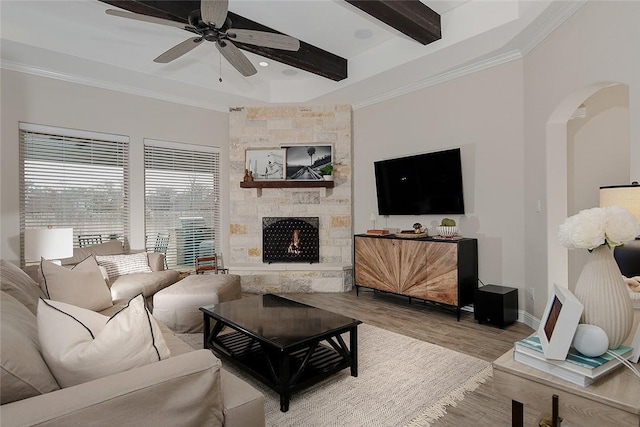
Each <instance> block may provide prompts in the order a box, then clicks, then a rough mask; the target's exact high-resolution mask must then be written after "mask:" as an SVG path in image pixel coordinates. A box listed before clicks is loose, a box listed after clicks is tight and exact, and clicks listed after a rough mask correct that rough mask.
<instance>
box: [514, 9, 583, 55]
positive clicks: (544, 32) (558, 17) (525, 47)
mask: <svg viewBox="0 0 640 427" xmlns="http://www.w3.org/2000/svg"><path fill="white" fill-rule="evenodd" d="M586 2H587V0H571V1H563V2H560V3H559V4H560V6H559V8H558V11H556V12H555V13H554V14H553V16H552V18H551V19H550V20H549V21H547V22H545V23H544V25H542V26H540V27H539V28H538V30H537V31H536V32H535V33H534V34H533V35H532V36H531V37H530V38H529V39H528V40H526V41H525V42H524V43H523V44H522V46H520V52H522V56H527V54H529V52H531V51H532V50H533V49H535V48H536V46H538V45H539V44H540V43H542V41H543V40H544V39H546V38H547V36H549V34H551V33H552V32H553V31H555V29H556V28H558V27H559V26H560V25H562V24H563V23H564V22H565V21H566V20H567V19H569V18H570V17H571V15H573V14H574V13H576V12H577V11H578V10H579V9H580V8H581V7H582V6H584V5H585V4H586Z"/></svg>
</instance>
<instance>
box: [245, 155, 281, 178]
mask: <svg viewBox="0 0 640 427" xmlns="http://www.w3.org/2000/svg"><path fill="white" fill-rule="evenodd" d="M286 156H287V150H285V149H284V148H249V149H247V150H245V152H244V158H245V162H244V163H245V169H247V171H249V172H251V173H252V174H253V179H254V180H255V181H267V180H270V181H282V180H284V178H285V174H284V173H285V164H286Z"/></svg>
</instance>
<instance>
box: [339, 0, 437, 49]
mask: <svg viewBox="0 0 640 427" xmlns="http://www.w3.org/2000/svg"><path fill="white" fill-rule="evenodd" d="M345 1H346V2H347V3H349V4H351V5H353V6H355V7H357V8H358V9H360V10H362V11H363V12H366V13H368V14H369V15H371V16H373V17H374V18H376V19H378V20H380V21H382V22H384V23H385V24H387V25H389V26H390V27H393V28H395V29H396V30H398V31H400V32H402V33H404V34H406V35H407V36H409V37H411V38H412V39H414V40H416V41H418V42H420V43H422V44H424V45H426V44H429V43H432V42H434V41H436V40H440V39H441V38H442V32H441V27H440V15H439V14H438V13H437V12H435V11H434V10H433V9H431V8H429V7H428V6H427V5H425V4H424V3H422V2H421V1H420V0H377V1H373V0H345Z"/></svg>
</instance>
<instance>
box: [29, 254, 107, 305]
mask: <svg viewBox="0 0 640 427" xmlns="http://www.w3.org/2000/svg"><path fill="white" fill-rule="evenodd" d="M40 269H41V270H42V275H43V277H44V286H45V292H46V293H47V295H48V297H49V298H50V299H52V300H54V301H61V302H65V303H67V304H71V305H76V306H78V307H83V308H87V309H89V310H93V311H100V310H104V309H105V308H107V307H110V306H112V305H113V303H112V302H111V292H110V291H109V287H108V286H107V283H106V282H105V281H104V278H103V277H102V273H101V272H100V267H98V263H97V262H96V260H95V258H93V256H89V257H87V258H86V259H84V260H83V261H81V262H80V263H79V264H76V265H75V266H73V267H72V268H67V267H62V266H59V265H56V264H54V263H52V262H51V261H47V260H42V262H41V263H40Z"/></svg>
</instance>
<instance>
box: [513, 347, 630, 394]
mask: <svg viewBox="0 0 640 427" xmlns="http://www.w3.org/2000/svg"><path fill="white" fill-rule="evenodd" d="M612 351H613V352H614V353H615V354H617V355H618V356H620V357H622V358H628V357H629V356H631V353H632V351H633V349H632V348H631V347H627V346H621V347H618V348H617V349H615V350H612ZM513 358H514V360H517V361H518V362H521V363H524V364H525V365H529V366H531V367H532V368H536V369H539V370H541V371H544V372H547V373H549V374H551V375H555V376H557V377H558V378H562V379H563V380H566V381H569V382H572V383H574V384H577V385H579V386H582V387H586V386H588V385H590V384H591V383H593V382H594V381H595V380H596V379H598V378H600V377H601V376H603V375H605V374H607V373H609V372H611V371H612V370H614V369H616V368H618V367H619V366H621V365H622V363H621V362H620V361H619V360H618V359H616V358H615V357H613V356H611V355H610V354H607V353H605V354H603V355H602V356H599V357H588V356H585V355H583V354H580V353H579V352H578V351H576V349H575V348H573V347H571V348H570V349H569V354H567V358H566V359H565V360H551V359H546V358H545V357H544V353H543V352H542V345H541V344H540V338H538V336H537V335H532V336H530V337H527V338H525V339H522V340H520V341H517V342H516V343H515V344H514V349H513Z"/></svg>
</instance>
